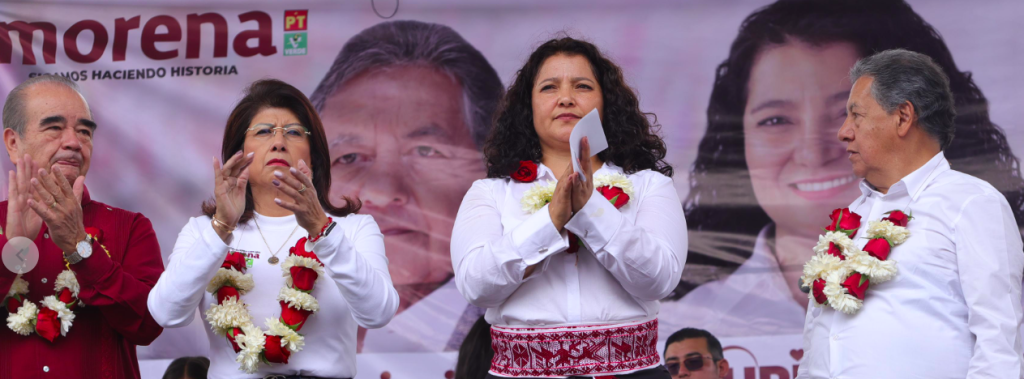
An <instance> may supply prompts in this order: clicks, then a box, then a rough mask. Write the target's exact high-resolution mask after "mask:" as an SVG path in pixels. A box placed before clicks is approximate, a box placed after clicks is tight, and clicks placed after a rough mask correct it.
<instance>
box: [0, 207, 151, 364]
mask: <svg viewBox="0 0 1024 379" xmlns="http://www.w3.org/2000/svg"><path fill="white" fill-rule="evenodd" d="M82 214H83V221H84V224H85V226H86V227H95V228H98V229H100V230H101V231H102V232H103V235H102V238H101V240H100V241H98V242H93V245H92V246H93V248H92V250H93V253H92V255H91V256H90V257H89V258H86V259H85V260H83V261H81V262H79V263H78V264H74V265H71V270H72V271H74V273H75V276H76V277H77V279H78V283H79V286H80V287H81V291H80V293H79V299H80V300H82V302H83V303H84V304H85V306H84V307H75V309H74V313H75V320H74V323H73V324H72V325H71V329H70V330H69V331H68V333H67V336H58V337H57V338H56V339H55V340H54V341H53V342H52V343H51V342H50V341H47V340H46V339H44V338H42V337H40V336H39V335H38V334H35V333H33V334H32V335H29V336H27V337H26V336H21V335H18V334H16V333H14V332H13V331H11V329H10V328H8V327H7V323H6V319H7V310H6V307H2V310H0V317H2V320H3V324H2V325H0V378H40V379H44V378H85V377H89V378H117V379H120V378H134V379H138V378H139V363H138V358H136V356H135V346H136V345H148V344H149V343H150V342H153V340H154V339H156V337H157V336H159V335H160V332H161V331H163V328H161V327H160V325H157V323H156V321H154V320H153V317H152V316H150V314H149V308H148V307H147V306H146V298H147V297H148V296H149V291H150V289H152V288H153V285H154V284H156V280H157V279H158V278H159V277H160V274H161V273H162V272H163V271H164V265H163V260H162V258H161V255H160V245H159V244H158V243H157V240H156V233H154V232H153V225H152V223H150V221H149V219H147V218H146V217H144V216H142V215H141V214H139V213H134V212H129V211H126V210H123V209H118V208H114V207H111V206H109V205H106V204H103V203H100V202H98V201H93V200H92V199H91V198H90V197H89V191H88V190H86V191H85V193H84V194H83V195H82ZM0 223H3V224H4V227H5V228H6V226H7V202H6V201H4V202H0ZM49 236H50V235H49V231H48V230H47V227H46V224H45V223H44V224H43V227H42V229H41V230H40V231H39V235H38V236H36V239H35V243H36V246H37V247H38V248H39V263H38V264H37V265H36V267H35V268H34V269H33V270H32V271H30V272H28V273H26V274H24V275H22V279H25V280H26V281H28V283H29V294H28V299H29V300H31V301H32V302H34V303H36V305H39V304H40V302H41V301H42V300H43V298H44V297H46V296H49V295H54V283H55V282H56V279H57V275H58V274H60V272H61V271H63V270H64V269H65V262H64V254H63V252H62V251H61V250H60V248H58V247H57V245H55V244H54V243H53V241H52V240H50V238H49ZM6 244H7V238H6V236H2V235H0V248H2V247H3V246H4V245H6ZM100 244H102V245H103V246H105V247H106V248H107V250H109V251H110V257H107V254H106V253H105V252H104V251H103V249H102V248H101V247H100ZM14 279H15V274H14V273H12V272H11V271H10V270H7V269H6V268H4V267H0V296H5V295H6V294H7V291H9V290H10V287H11V284H12V283H13V282H14Z"/></svg>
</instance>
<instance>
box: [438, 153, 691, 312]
mask: <svg viewBox="0 0 1024 379" xmlns="http://www.w3.org/2000/svg"><path fill="white" fill-rule="evenodd" d="M612 173H622V169H621V168H619V167H616V166H614V165H611V164H607V163H606V164H604V166H603V167H602V168H600V169H598V170H597V171H596V172H595V173H594V177H595V178H596V177H598V176H600V175H604V174H612ZM626 176H627V177H628V178H629V180H630V181H631V182H632V184H633V188H634V192H635V193H634V196H633V197H632V198H631V199H630V200H629V203H627V204H626V205H624V206H623V207H622V208H621V209H615V207H614V206H613V205H612V204H611V203H610V202H609V201H608V200H607V199H605V198H604V197H603V196H602V195H600V194H599V193H598V192H597V191H594V193H593V195H592V196H591V198H590V200H588V201H587V204H586V205H585V206H584V207H583V208H582V209H581V210H580V212H578V213H576V215H574V216H573V217H572V219H571V220H570V221H569V222H568V223H567V224H566V225H565V231H563V232H562V233H561V234H560V233H558V231H557V230H556V229H555V227H554V224H553V223H552V222H551V217H550V215H549V213H548V207H547V206H544V208H542V209H540V210H538V211H536V212H534V213H532V214H528V213H526V212H524V211H523V209H522V206H521V205H520V200H521V199H522V197H523V194H524V192H526V190H527V189H529V188H530V187H532V186H534V185H535V184H537V183H544V182H547V181H551V182H554V181H555V179H556V178H555V176H554V174H553V173H552V172H551V170H550V169H548V168H547V167H545V166H544V165H540V167H539V168H538V178H537V180H536V181H535V182H534V183H521V182H517V181H513V180H511V179H483V180H478V181H476V182H475V183H473V186H472V188H470V190H469V192H468V193H467V194H466V197H465V198H464V199H463V202H462V206H461V208H460V209H459V214H458V216H457V217H456V219H455V227H454V231H453V233H452V265H453V266H454V268H455V283H456V285H457V287H458V289H459V291H460V292H461V293H462V295H463V296H465V297H466V299H467V300H469V302H471V303H473V304H475V305H477V306H479V307H481V308H488V309H487V314H486V319H487V321H488V322H489V323H491V324H492V325H500V326H544V327H555V326H563V325H583V324H610V323H620V322H627V321H634V320H648V319H653V318H655V317H657V315H658V309H659V304H658V300H660V299H661V298H663V297H665V296H667V295H668V294H669V293H670V292H671V291H672V290H673V289H674V288H675V287H676V284H678V282H679V279H680V274H681V273H682V268H683V263H684V262H685V260H686V221H685V219H684V217H683V210H682V206H681V204H680V202H679V197H678V195H677V194H676V189H675V187H674V186H673V185H672V180H671V179H670V178H668V177H666V176H664V175H662V174H660V173H657V172H654V171H650V170H645V171H640V172H637V173H634V174H629V175H626ZM568 232H572V233H575V234H576V235H577V236H579V238H580V239H581V240H582V241H583V243H584V245H585V247H582V248H580V249H579V251H578V252H577V253H575V254H568V253H566V249H567V248H568V247H569V242H568ZM531 265H538V266H537V268H536V269H535V271H534V272H533V273H532V274H531V275H530V276H529V277H527V278H525V279H524V278H523V274H524V273H525V271H526V268H527V267H529V266H531Z"/></svg>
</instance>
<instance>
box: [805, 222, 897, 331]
mask: <svg viewBox="0 0 1024 379" xmlns="http://www.w3.org/2000/svg"><path fill="white" fill-rule="evenodd" d="M886 214H887V215H889V216H888V217H885V218H883V219H881V220H879V221H872V222H869V223H868V229H867V232H866V233H867V235H868V239H869V241H868V243H867V244H866V245H864V249H863V250H862V249H858V248H857V246H856V245H855V244H854V242H853V239H852V238H853V237H854V236H855V235H856V234H857V230H858V229H859V228H860V215H858V214H856V213H853V212H850V209H849V208H842V209H836V210H834V211H832V214H831V215H830V216H829V218H831V219H832V222H831V223H830V224H829V226H828V227H826V228H825V230H826V233H825V234H824V235H821V236H819V237H818V244H817V245H816V246H815V247H814V256H813V257H812V258H811V260H810V261H808V262H807V263H806V264H805V265H804V272H803V276H802V277H801V278H800V280H801V281H802V282H803V283H804V284H805V285H806V284H807V283H809V284H810V286H811V291H810V293H809V294H808V297H809V298H810V300H811V302H812V303H813V304H814V305H815V306H819V307H820V306H823V305H825V304H828V305H829V306H831V307H832V308H834V309H836V310H838V311H840V312H843V313H846V314H850V315H852V314H856V313H857V311H859V310H860V309H861V307H863V305H864V295H865V293H866V292H867V289H868V285H870V284H880V283H883V282H886V281H889V280H891V279H892V278H893V277H895V276H896V273H897V269H896V261H892V260H888V259H889V255H890V253H891V252H892V248H894V247H896V246H899V245H900V244H902V243H903V242H906V240H907V238H909V237H910V231H909V230H908V229H907V224H908V223H909V222H910V219H912V218H913V217H912V216H908V215H906V214H904V213H903V212H902V211H890V212H887V213H886Z"/></svg>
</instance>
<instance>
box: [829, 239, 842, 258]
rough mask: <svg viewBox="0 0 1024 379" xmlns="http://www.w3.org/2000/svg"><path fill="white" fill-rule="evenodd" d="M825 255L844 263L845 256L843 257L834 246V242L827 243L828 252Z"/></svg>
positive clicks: (837, 247) (840, 251)
mask: <svg viewBox="0 0 1024 379" xmlns="http://www.w3.org/2000/svg"><path fill="white" fill-rule="evenodd" d="M827 253H828V254H830V255H834V256H837V257H839V260H841V261H845V260H846V256H845V255H843V251H842V250H840V249H839V246H836V243H835V242H829V243H828V251H827Z"/></svg>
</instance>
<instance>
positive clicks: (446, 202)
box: [312, 21, 502, 312]
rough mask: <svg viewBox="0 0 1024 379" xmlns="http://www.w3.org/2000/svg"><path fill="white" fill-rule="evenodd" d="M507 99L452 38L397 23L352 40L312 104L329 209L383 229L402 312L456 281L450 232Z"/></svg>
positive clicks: (490, 72)
mask: <svg viewBox="0 0 1024 379" xmlns="http://www.w3.org/2000/svg"><path fill="white" fill-rule="evenodd" d="M409 43H412V44H414V45H413V46H404V45H403V44H409ZM501 93H502V86H501V81H500V79H499V78H498V76H497V74H496V73H495V72H494V69H493V68H491V66H490V64H488V63H487V61H486V60H485V59H484V58H483V56H482V55H481V54H480V53H479V52H478V51H476V49H474V48H473V47H472V46H470V45H469V44H468V43H467V42H465V41H464V40H463V39H462V38H461V37H459V35H458V34H457V33H455V32H454V31H453V30H452V29H450V28H448V27H446V26H442V25H437V24H428V23H422V22H415V21H399V22H386V23H382V24H378V25H376V26H373V27H371V28H368V29H366V30H364V31H363V32H361V33H359V34H358V35H356V36H354V37H353V38H352V39H350V40H349V41H348V42H347V43H346V45H345V47H343V48H342V51H341V53H340V54H339V56H338V58H337V59H336V60H335V63H334V65H333V66H332V68H331V71H330V72H329V73H328V74H327V75H326V77H325V79H324V81H323V82H321V84H320V86H319V87H318V88H317V90H316V92H315V93H314V94H313V96H312V98H313V102H314V104H316V106H317V108H318V109H319V110H320V114H321V118H322V119H323V122H324V126H325V128H326V129H327V138H328V144H329V145H330V151H331V162H332V163H331V173H332V188H331V201H332V202H334V203H336V204H339V203H342V202H343V201H344V200H343V199H344V198H345V197H348V198H350V199H359V200H361V201H362V202H363V208H362V213H365V214H369V215H372V216H373V217H374V219H375V220H376V221H377V223H378V225H379V226H380V229H381V232H382V233H383V234H384V245H385V248H386V249H387V254H388V259H389V266H390V270H391V277H392V280H393V281H394V283H395V287H396V288H397V289H398V291H399V294H400V297H401V298H402V303H401V305H400V307H399V312H402V311H403V310H404V309H406V308H407V307H409V306H411V305H412V304H414V303H416V302H417V301H419V300H420V299H422V298H424V297H426V296H427V295H429V294H430V293H431V292H432V291H434V290H435V289H437V288H438V287H440V286H442V285H443V284H444V283H445V282H447V281H448V280H449V279H450V278H451V276H452V263H451V253H450V246H449V243H450V238H451V230H452V225H453V223H454V221H455V215H456V213H457V212H458V209H459V205H460V204H461V202H462V197H463V196H464V195H465V193H466V191H467V190H469V187H470V186H471V185H472V183H473V181H475V180H477V179H481V178H483V177H484V176H485V170H484V160H483V154H482V153H481V152H480V150H479V149H480V146H481V145H482V141H483V138H484V137H485V136H486V133H487V131H488V130H489V126H490V125H489V121H490V115H491V113H492V112H493V111H494V107H495V106H496V105H497V102H498V100H499V98H500V96H501Z"/></svg>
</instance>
